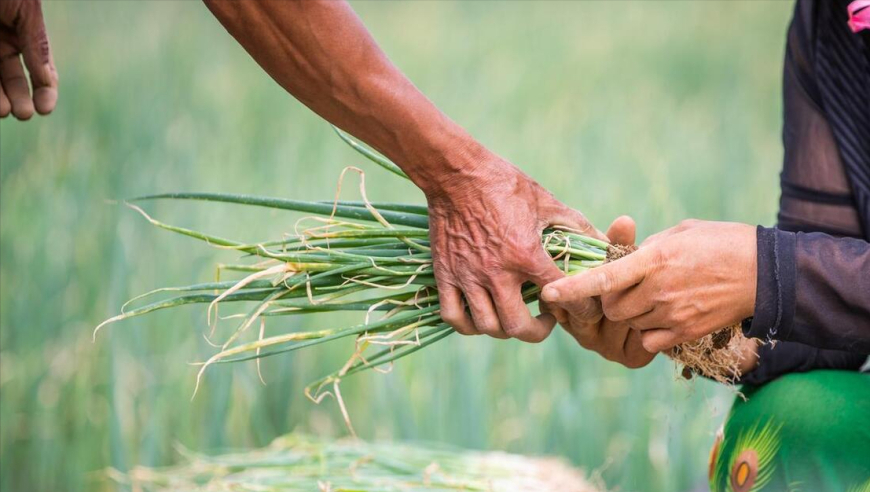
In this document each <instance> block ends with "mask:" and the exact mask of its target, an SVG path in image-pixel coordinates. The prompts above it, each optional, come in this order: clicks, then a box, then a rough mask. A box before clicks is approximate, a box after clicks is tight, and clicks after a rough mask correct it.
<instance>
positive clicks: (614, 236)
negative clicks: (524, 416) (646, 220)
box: [607, 215, 637, 245]
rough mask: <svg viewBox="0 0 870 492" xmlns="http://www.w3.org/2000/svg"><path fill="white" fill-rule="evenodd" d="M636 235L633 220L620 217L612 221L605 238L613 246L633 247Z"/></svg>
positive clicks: (623, 216)
mask: <svg viewBox="0 0 870 492" xmlns="http://www.w3.org/2000/svg"><path fill="white" fill-rule="evenodd" d="M636 233H637V226H636V225H635V223H634V219H632V218H631V217H629V216H628V215H622V216H619V217H617V218H616V219H614V221H613V222H612V223H611V224H610V227H608V228H607V237H608V238H610V241H611V242H612V243H614V244H625V245H633V244H634V241H635V238H636Z"/></svg>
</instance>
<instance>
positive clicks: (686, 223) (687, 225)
mask: <svg viewBox="0 0 870 492" xmlns="http://www.w3.org/2000/svg"><path fill="white" fill-rule="evenodd" d="M699 222H700V221H699V220H698V219H683V220H681V221H680V223H679V224H677V230H680V231H685V230H687V229H691V228H693V227H696V226H697V225H698V223H699Z"/></svg>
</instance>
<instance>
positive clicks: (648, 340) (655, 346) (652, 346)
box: [641, 328, 680, 353]
mask: <svg viewBox="0 0 870 492" xmlns="http://www.w3.org/2000/svg"><path fill="white" fill-rule="evenodd" d="M678 343H680V342H679V339H678V338H677V335H676V334H675V333H674V332H673V331H671V330H667V329H665V328H658V329H652V330H647V331H644V332H643V333H641V344H642V345H643V349H644V350H646V351H647V352H650V353H657V352H662V351H665V350H668V349H670V348H673V347H674V346H675V345H676V344H678Z"/></svg>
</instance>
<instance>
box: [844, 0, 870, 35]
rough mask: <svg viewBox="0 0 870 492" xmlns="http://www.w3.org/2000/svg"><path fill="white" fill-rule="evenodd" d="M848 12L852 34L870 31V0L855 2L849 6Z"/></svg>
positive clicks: (857, 0)
mask: <svg viewBox="0 0 870 492" xmlns="http://www.w3.org/2000/svg"><path fill="white" fill-rule="evenodd" d="M848 10H849V27H850V28H851V29H852V32H858V31H862V30H864V29H870V0H855V1H854V2H852V3H850V4H849V9H848Z"/></svg>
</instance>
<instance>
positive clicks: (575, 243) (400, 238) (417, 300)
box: [94, 129, 609, 431]
mask: <svg viewBox="0 0 870 492" xmlns="http://www.w3.org/2000/svg"><path fill="white" fill-rule="evenodd" d="M336 132H337V133H338V135H339V136H340V137H341V138H342V140H344V141H345V142H347V143H348V144H349V145H350V146H351V147H352V148H353V149H354V150H356V151H358V152H360V153H361V154H362V155H364V156H365V157H366V158H368V159H369V160H371V161H373V162H374V163H376V164H378V165H379V166H381V167H383V168H385V169H387V170H389V171H390V172H392V173H394V174H396V175H399V176H402V177H405V178H407V176H405V174H404V173H403V172H402V171H401V170H400V169H399V168H398V167H397V166H396V165H395V164H393V163H392V162H390V161H389V160H387V159H386V158H384V157H383V156H381V155H379V154H377V153H375V152H374V151H373V150H371V149H369V148H368V147H366V146H365V145H363V144H362V143H360V142H358V141H356V140H355V139H354V138H353V137H351V136H349V135H347V134H345V133H344V132H342V131H341V130H338V129H336ZM347 171H353V172H357V173H359V175H360V177H361V179H360V192H361V195H362V201H339V200H335V201H313V202H312V201H299V200H290V199H283V198H270V197H261V196H251V195H233V194H220V193H168V194H160V195H150V196H143V197H139V198H134V199H132V200H129V201H128V202H127V205H128V206H129V207H131V208H133V209H134V210H136V211H138V212H139V213H140V214H141V215H142V216H143V217H145V218H146V219H147V220H148V221H149V222H150V223H151V224H153V225H155V226H157V227H159V228H162V229H166V230H168V231H172V232H174V233H177V234H182V235H185V236H188V237H191V238H194V239H197V240H200V241H203V242H205V243H206V244H208V245H209V246H212V247H216V248H220V249H224V250H231V251H235V252H237V253H240V254H241V255H242V259H241V260H240V261H239V263H233V264H223V265H220V266H219V271H226V272H236V275H237V276H238V277H241V278H237V279H234V280H228V281H227V280H225V281H216V282H205V283H197V284H192V285H186V286H180V287H165V288H159V289H156V290H153V291H151V292H147V293H145V294H143V295H140V296H137V297H135V298H133V299H131V300H130V301H128V302H127V303H126V304H124V306H123V307H122V309H121V314H119V315H117V316H114V317H112V318H110V319H108V320H106V321H104V322H103V323H101V324H100V325H99V326H98V327H97V328H96V329H95V331H94V336H95V337H96V335H97V332H98V331H99V330H100V329H101V328H103V327H104V326H106V325H107V324H110V323H113V322H117V321H120V320H124V319H128V318H134V317H137V316H142V315H144V314H148V313H151V312H154V311H159V310H163V309H170V308H176V307H179V306H184V305H188V304H199V305H205V306H207V308H206V309H207V318H208V325H209V327H208V338H209V340H210V341H211V340H212V338H213V337H214V336H215V332H216V328H217V325H218V322H219V321H227V318H221V317H220V316H219V315H218V307H219V305H223V304H228V303H232V304H239V305H243V306H245V307H246V308H247V313H245V314H240V315H235V316H230V317H229V320H231V321H236V323H237V324H236V326H235V329H233V330H232V331H231V333H230V335H229V336H228V337H226V338H225V339H223V340H222V341H220V342H213V343H215V345H216V346H217V347H218V350H217V352H216V353H215V354H214V355H212V356H211V357H210V358H209V359H208V360H206V361H204V362H202V363H200V368H199V372H198V374H197V379H196V389H195V390H194V395H195V394H196V391H197V389H198V388H199V385H200V382H201V381H202V377H203V374H204V373H205V371H206V369H207V368H208V367H210V366H211V365H213V364H226V363H236V362H243V361H251V360H254V361H257V369H258V374H260V372H259V361H260V359H262V358H265V357H272V356H275V355H280V354H286V353H290V352H293V351H296V350H301V349H308V348H311V347H314V346H315V345H320V344H324V343H329V342H332V341H335V340H340V339H345V338H353V339H355V340H356V343H355V350H354V352H353V354H352V355H351V356H350V358H349V359H348V361H347V363H346V364H345V365H344V366H343V367H341V368H338V369H336V370H335V371H334V372H332V373H331V374H328V375H326V376H324V377H322V378H320V379H318V380H316V381H314V382H313V383H311V384H310V385H309V386H308V387H307V388H306V390H305V392H306V395H308V397H309V398H311V399H312V400H313V401H315V402H319V401H321V400H322V399H323V398H324V397H325V396H328V395H332V396H334V397H335V398H336V399H337V400H338V401H339V405H340V407H341V410H342V414H343V416H344V418H345V421H346V423H347V424H348V426H349V427H350V419H349V417H348V414H347V411H346V409H345V407H344V404H343V403H342V401H341V393H340V390H339V383H340V382H341V380H342V378H344V377H346V376H350V375H352V374H356V373H358V372H361V371H366V370H372V369H374V370H381V371H384V370H386V369H388V368H389V367H391V364H392V363H393V362H394V361H396V360H398V359H401V358H402V357H405V356H408V355H410V354H412V353H414V352H416V351H418V350H421V349H424V348H426V347H428V346H429V345H432V344H434V343H437V342H439V341H441V340H443V339H444V338H446V337H448V336H450V335H451V334H452V333H453V332H454V331H453V329H452V328H451V327H450V326H449V325H447V324H446V323H445V322H444V320H442V319H441V315H440V306H439V303H438V292H437V286H436V283H435V277H434V273H433V267H432V254H431V250H430V243H429V230H428V227H429V219H428V215H427V208H426V206H424V205H409V204H399V203H378V202H370V201H369V200H368V198H367V197H366V194H365V175H364V174H363V173H362V171H361V170H359V169H358V168H348V169H346V170H345V172H347ZM342 174H344V173H342ZM154 200H198V201H210V202H224V203H231V204H237V205H248V206H258V207H265V208H271V209H280V210H288V211H295V212H302V213H306V214H309V215H308V216H306V217H304V218H303V219H301V220H300V221H299V222H297V224H296V230H295V231H294V233H293V234H288V235H285V236H284V237H282V238H280V239H276V240H274V241H269V242H259V243H253V242H243V241H237V240H233V239H227V238H223V237H218V236H213V235H209V234H205V233H203V232H199V231H195V230H191V229H186V228H182V227H178V226H174V225H171V224H167V223H164V222H161V221H159V220H157V219H155V218H153V217H151V216H150V215H149V214H148V213H146V212H145V211H144V210H143V209H142V208H141V207H140V206H139V204H141V203H142V202H149V201H154ZM541 241H542V246H543V247H544V249H545V250H546V251H547V252H548V253H549V254H550V255H551V256H552V258H553V261H554V262H555V263H556V264H557V265H558V266H559V267H560V268H561V269H562V270H563V271H564V272H566V273H567V274H572V273H576V272H580V271H583V270H586V269H589V268H594V267H596V266H598V265H601V264H603V263H604V261H605V260H606V256H607V248H608V246H609V245H608V244H607V243H606V242H603V241H600V240H598V239H594V238H591V237H587V236H584V235H582V234H578V233H576V232H574V231H571V230H568V229H563V228H551V229H547V230H545V231H544V232H543V234H542V240H541ZM539 291H540V289H539V288H538V287H537V286H535V285H532V284H529V285H526V286H524V287H523V290H522V296H523V300H524V301H525V302H526V303H530V302H533V301H535V300H536V299H537V294H538V293H539ZM333 311H353V312H357V313H358V314H359V322H358V323H357V324H354V325H352V326H324V327H322V328H320V329H316V330H310V331H289V332H286V333H282V334H279V335H273V336H265V330H264V328H265V323H266V321H267V320H269V321H272V320H277V319H280V318H282V317H288V316H297V315H302V314H314V313H324V312H333ZM260 377H261V379H262V375H261V374H260ZM330 387H331V389H330ZM350 429H351V431H352V427H350Z"/></svg>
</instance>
